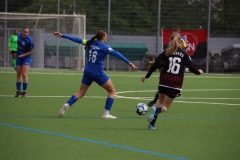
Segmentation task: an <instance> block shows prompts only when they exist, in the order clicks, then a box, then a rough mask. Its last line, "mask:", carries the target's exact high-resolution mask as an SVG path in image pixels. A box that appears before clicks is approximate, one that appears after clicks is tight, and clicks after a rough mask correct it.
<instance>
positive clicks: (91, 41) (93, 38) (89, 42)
mask: <svg viewBox="0 0 240 160" xmlns="http://www.w3.org/2000/svg"><path fill="white" fill-rule="evenodd" d="M95 39H96V35H95V36H93V37H92V38H91V39H90V40H89V41H87V43H86V46H85V47H84V49H86V48H88V47H89V46H90V45H91V44H92V43H93V41H94V40H95Z"/></svg>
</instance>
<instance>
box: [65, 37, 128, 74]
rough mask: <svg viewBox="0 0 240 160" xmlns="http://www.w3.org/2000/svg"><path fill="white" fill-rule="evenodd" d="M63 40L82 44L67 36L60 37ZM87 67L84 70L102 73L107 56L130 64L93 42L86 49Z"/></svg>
mask: <svg viewBox="0 0 240 160" xmlns="http://www.w3.org/2000/svg"><path fill="white" fill-rule="evenodd" d="M62 37H63V38H67V39H69V40H71V41H74V42H76V43H81V44H82V43H83V42H84V41H83V40H82V39H81V38H76V37H72V36H69V35H64V34H63V35H62ZM86 53H87V61H88V63H87V65H86V67H85V70H89V71H92V72H95V73H100V72H103V71H104V65H103V64H104V59H105V58H106V55H107V54H111V55H113V56H116V57H118V58H119V59H121V60H123V61H124V62H126V63H127V64H129V63H130V61H129V60H127V59H126V58H125V57H124V56H123V55H122V54H121V53H119V52H118V51H115V50H114V49H112V48H111V47H109V46H108V45H106V44H105V43H102V42H101V41H98V40H95V41H93V43H92V44H91V45H90V46H89V47H88V48H87V51H86Z"/></svg>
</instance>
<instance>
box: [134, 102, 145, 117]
mask: <svg viewBox="0 0 240 160" xmlns="http://www.w3.org/2000/svg"><path fill="white" fill-rule="evenodd" d="M147 111H148V106H147V105H146V104H145V103H138V104H137V106H136V113H137V114H138V115H140V116H142V115H145V114H146V113H147Z"/></svg>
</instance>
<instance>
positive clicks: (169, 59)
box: [145, 48, 200, 89]
mask: <svg viewBox="0 0 240 160" xmlns="http://www.w3.org/2000/svg"><path fill="white" fill-rule="evenodd" d="M165 53H166V50H165V51H163V52H162V53H161V54H159V55H158V57H157V58H156V60H155V62H154V63H153V65H152V66H151V68H150V69H149V71H148V73H147V75H146V76H145V77H146V78H149V77H150V76H151V74H152V72H153V71H155V70H156V69H158V68H163V70H162V71H161V72H160V82H159V86H164V87H169V88H174V89H181V88H182V84H183V77H184V72H185V67H184V66H185V65H186V66H187V67H188V68H189V70H190V71H191V72H193V73H194V74H198V75H199V74H200V72H199V71H198V69H196V68H195V67H194V66H193V65H192V59H191V58H190V56H189V55H188V53H187V52H185V51H183V50H182V49H180V48H178V49H177V51H176V52H175V53H174V54H173V55H170V56H166V54H165Z"/></svg>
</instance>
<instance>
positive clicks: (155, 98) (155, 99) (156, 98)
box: [154, 91, 158, 101]
mask: <svg viewBox="0 0 240 160" xmlns="http://www.w3.org/2000/svg"><path fill="white" fill-rule="evenodd" d="M157 100H158V91H157V93H156V95H155V97H154V101H157Z"/></svg>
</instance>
